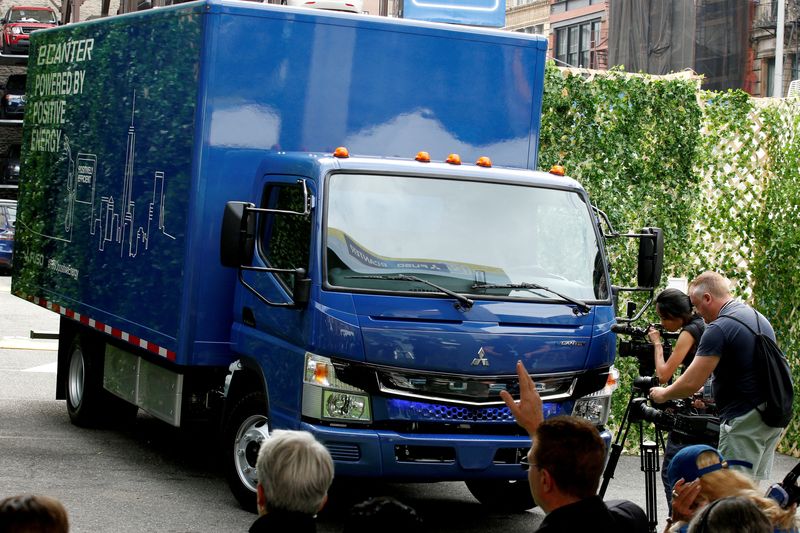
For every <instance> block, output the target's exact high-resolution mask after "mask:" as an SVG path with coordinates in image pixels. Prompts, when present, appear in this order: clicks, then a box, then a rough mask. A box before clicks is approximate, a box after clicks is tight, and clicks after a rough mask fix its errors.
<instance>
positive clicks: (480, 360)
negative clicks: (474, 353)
mask: <svg viewBox="0 0 800 533" xmlns="http://www.w3.org/2000/svg"><path fill="white" fill-rule="evenodd" d="M472 366H489V360H488V359H486V352H484V351H483V346H481V349H480V350H478V357H476V358H475V359H473V360H472Z"/></svg>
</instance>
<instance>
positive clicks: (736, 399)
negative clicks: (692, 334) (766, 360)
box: [697, 300, 775, 421]
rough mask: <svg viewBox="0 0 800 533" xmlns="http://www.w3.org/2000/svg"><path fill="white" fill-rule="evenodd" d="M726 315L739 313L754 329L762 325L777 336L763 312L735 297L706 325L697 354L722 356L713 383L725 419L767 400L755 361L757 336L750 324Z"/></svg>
mask: <svg viewBox="0 0 800 533" xmlns="http://www.w3.org/2000/svg"><path fill="white" fill-rule="evenodd" d="M725 315H732V316H735V317H736V318H738V319H739V320H742V321H743V322H744V323H745V324H747V325H748V326H750V327H751V328H753V331H758V328H759V327H760V328H761V332H762V333H763V334H764V335H767V336H768V337H771V338H772V339H773V340H774V339H775V332H774V331H773V329H772V326H771V325H770V323H769V321H768V320H767V319H766V318H764V316H763V315H762V314H761V313H758V312H756V311H754V310H753V308H752V307H750V306H747V305H745V304H743V303H741V302H737V301H734V300H731V301H729V302H728V303H726V304H725V305H724V306H722V309H720V312H719V316H718V317H717V319H716V320H715V321H713V322H712V323H710V324H708V325H707V326H706V330H705V332H704V333H703V337H702V338H701V339H700V345H699V346H698V347H697V357H703V356H709V355H714V356H717V357H719V363H718V364H717V367H716V368H715V369H714V380H713V385H714V400H715V401H716V402H717V408H718V409H719V414H720V419H722V421H728V420H730V419H731V418H736V417H739V416H742V415H744V414H746V413H749V412H750V411H751V410H753V409H754V408H755V407H756V406H757V405H759V404H761V403H763V402H764V393H763V392H762V391H761V390H760V388H759V385H758V379H757V376H756V369H755V366H754V361H753V355H754V350H755V337H754V336H753V334H752V333H750V331H748V330H747V328H746V327H744V326H743V325H741V324H739V323H738V322H736V321H735V320H731V319H730V318H725ZM756 316H757V317H758V325H756Z"/></svg>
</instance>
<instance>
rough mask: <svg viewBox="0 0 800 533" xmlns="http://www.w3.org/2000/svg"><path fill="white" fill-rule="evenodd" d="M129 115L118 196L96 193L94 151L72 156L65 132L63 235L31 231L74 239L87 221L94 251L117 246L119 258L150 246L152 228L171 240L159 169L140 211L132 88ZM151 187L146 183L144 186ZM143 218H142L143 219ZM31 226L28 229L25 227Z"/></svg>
mask: <svg viewBox="0 0 800 533" xmlns="http://www.w3.org/2000/svg"><path fill="white" fill-rule="evenodd" d="M130 113H131V120H130V125H129V126H128V129H127V134H126V135H127V137H126V143H125V163H124V167H123V168H124V171H123V175H122V187H121V191H119V193H118V194H117V195H114V194H108V195H101V196H100V197H99V199H98V198H97V192H98V191H97V182H96V179H97V170H98V165H99V162H98V158H97V155H96V154H93V153H89V152H78V153H77V155H75V156H73V153H74V151H73V146H72V142H71V140H70V138H69V137H68V136H67V135H66V134H65V135H64V136H63V139H64V140H63V152H62V153H63V155H64V157H65V158H66V160H67V180H66V187H65V189H66V190H65V192H66V197H65V198H64V201H65V203H66V212H65V214H64V226H63V227H64V235H63V236H59V235H47V234H43V233H40V232H34V233H37V234H38V235H41V236H43V237H46V238H48V239H54V240H59V241H63V242H68V243H71V242H72V240H73V239H72V237H73V232H74V231H75V226H76V223H77V224H78V225H79V227H86V226H85V225H84V224H85V222H83V221H88V229H89V234H90V235H92V236H94V237H96V238H97V250H98V251H100V252H105V251H106V250H107V249H110V248H114V245H119V255H120V257H123V258H124V257H128V258H133V257H136V256H137V255H138V254H139V253H140V252H141V251H142V250H148V249H149V247H150V240H151V237H152V235H153V234H152V232H153V231H157V232H158V233H161V234H162V235H164V236H165V237H167V238H169V239H172V240H175V236H174V235H172V234H170V233H169V232H168V231H167V216H166V212H165V199H166V196H167V178H166V175H165V173H164V171H163V170H154V171H153V174H152V178H151V179H152V196H151V197H150V200H149V202H147V205H146V207H144V209H141V210H138V211H139V215H138V218H137V203H136V200H135V198H136V196H135V193H136V188H137V187H136V186H135V185H137V184H138V185H139V186H141V185H142V184H143V183H146V178H145V180H140V181H139V182H138V183H137V180H136V178H137V175H136V122H135V116H136V92H135V91H134V92H133V98H132V102H131V109H130ZM148 190H149V188H148ZM142 217H145V218H146V220H142ZM28 229H29V230H31V228H28Z"/></svg>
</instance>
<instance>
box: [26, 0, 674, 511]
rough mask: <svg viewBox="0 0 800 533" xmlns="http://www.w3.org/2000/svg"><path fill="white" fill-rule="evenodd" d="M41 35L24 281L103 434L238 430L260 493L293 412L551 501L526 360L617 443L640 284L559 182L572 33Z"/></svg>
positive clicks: (354, 21)
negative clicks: (561, 71) (266, 460)
mask: <svg viewBox="0 0 800 533" xmlns="http://www.w3.org/2000/svg"><path fill="white" fill-rule="evenodd" d="M31 41H32V44H31V53H30V59H29V70H28V88H27V96H28V105H27V107H26V111H25V118H24V125H25V126H24V133H23V149H22V159H23V161H22V169H23V170H22V172H23V175H22V179H21V184H20V200H19V214H18V220H17V254H18V255H17V257H18V260H17V261H15V265H14V268H15V271H14V277H13V283H12V285H13V292H14V294H16V295H18V296H20V297H22V298H25V299H28V300H31V301H33V302H36V303H37V304H39V305H42V306H45V307H47V308H49V309H52V310H53V311H55V312H57V313H60V315H61V323H60V336H59V351H58V375H57V390H56V396H57V398H63V399H66V405H67V410H68V412H69V416H70V418H71V420H72V422H73V423H75V424H77V425H80V426H96V425H98V424H103V423H105V422H108V421H110V420H113V421H115V422H116V423H120V422H124V421H125V420H126V419H132V418H133V417H135V416H136V413H137V411H138V410H139V409H142V410H144V411H146V412H148V413H150V414H152V415H153V416H155V417H158V418H159V419H161V420H163V421H165V422H167V423H169V424H172V425H174V426H186V425H187V424H191V423H194V422H197V421H205V422H207V423H210V424H211V425H210V426H209V427H211V428H213V432H214V434H218V435H219V438H220V442H221V449H222V452H221V453H222V459H223V460H224V463H225V469H226V473H227V477H228V480H229V483H230V485H231V488H232V491H233V493H234V494H235V495H236V497H237V499H238V500H239V501H240V502H241V504H242V505H243V506H245V507H249V508H252V507H253V506H254V504H255V497H254V491H255V485H256V476H255V469H254V466H255V459H256V454H257V451H258V448H259V445H260V443H261V442H262V441H263V440H264V439H268V438H269V437H270V432H271V431H273V430H274V429H279V428H294V429H304V430H307V431H310V432H311V433H313V434H314V435H315V437H316V438H317V439H318V440H319V441H321V442H322V443H324V444H325V446H327V448H328V449H329V450H330V452H331V454H332V456H333V458H334V461H335V465H336V476H337V477H372V478H378V477H379V478H383V479H392V480H410V481H437V480H463V481H465V482H466V483H467V485H468V486H469V488H470V490H471V491H472V493H473V494H474V495H475V496H476V497H477V498H478V499H479V500H481V501H482V502H484V503H486V504H488V505H494V506H500V505H502V506H504V507H514V508H518V509H524V508H527V507H530V506H532V505H533V502H532V500H531V496H530V492H529V490H528V487H527V482H526V480H525V472H523V470H522V469H521V468H519V462H520V458H521V457H523V456H524V455H525V453H526V451H527V449H528V448H529V446H530V441H529V439H528V437H527V435H525V434H524V432H523V431H522V430H521V428H520V427H518V426H517V425H516V424H515V423H514V420H513V417H512V416H511V415H510V413H509V411H508V410H507V408H506V407H505V406H504V404H503V402H502V401H501V400H500V397H499V392H500V391H501V390H507V391H510V392H511V393H512V394H516V393H517V391H518V384H517V379H516V375H515V363H516V362H517V361H522V362H523V363H524V365H525V367H526V368H527V369H528V371H529V372H530V373H531V374H532V375H533V376H534V377H535V380H536V383H537V386H538V387H539V391H540V394H541V395H542V397H543V398H544V401H545V410H546V415H547V416H553V415H558V414H576V415H579V416H584V417H586V418H588V419H590V420H592V421H593V422H594V423H596V424H597V425H598V427H599V428H600V430H601V431H603V432H604V435H605V436H606V437H607V438H608V434H607V432H606V430H605V429H604V427H603V425H604V424H605V423H606V420H607V417H608V410H609V403H610V387H609V386H608V378H609V374H610V373H611V372H612V363H613V361H614V356H615V335H614V334H613V332H612V331H611V327H612V325H613V324H614V323H615V312H614V299H615V298H614V296H615V295H616V293H617V291H616V290H615V288H612V286H611V283H610V278H609V273H608V268H607V260H606V252H605V249H604V236H603V232H602V231H601V226H600V219H601V217H600V215H599V211H597V210H595V209H593V207H592V206H591V204H590V201H589V199H588V197H587V194H586V192H585V191H584V189H583V188H582V187H581V186H580V184H578V183H577V182H576V181H574V180H571V179H569V178H566V177H563V176H560V175H556V174H552V173H543V172H538V171H535V170H534V169H535V168H536V164H537V141H538V135H539V125H540V109H541V98H542V87H543V75H544V61H545V50H546V41H545V40H544V39H543V38H541V37H537V36H531V35H524V34H519V33H509V32H501V31H496V30H486V29H475V28H465V27H455V26H445V25H438V24H432V23H421V22H411V21H406V20H390V19H379V18H377V17H368V16H357V15H352V14H341V13H333V12H321V11H314V10H305V9H300V8H290V7H285V6H272V5H264V4H257V3H252V2H239V1H235V0H208V1H202V2H191V3H185V4H180V5H176V6H172V7H165V8H158V9H152V10H149V11H146V12H142V13H134V14H129V15H123V16H117V17H111V18H107V19H102V20H97V21H91V22H85V23H78V24H70V25H67V26H62V27H59V28H54V29H51V30H44V31H39V32H36V33H35V34H34V35H32V36H31ZM634 236H638V237H640V252H641V253H640V260H639V263H640V264H639V269H640V270H639V287H638V289H642V288H645V289H646V288H652V286H654V284H655V280H657V278H658V276H659V275H660V248H659V243H660V232H658V231H657V230H655V229H649V230H648V231H646V232H643V233H640V234H636V235H634ZM642 250H643V251H642Z"/></svg>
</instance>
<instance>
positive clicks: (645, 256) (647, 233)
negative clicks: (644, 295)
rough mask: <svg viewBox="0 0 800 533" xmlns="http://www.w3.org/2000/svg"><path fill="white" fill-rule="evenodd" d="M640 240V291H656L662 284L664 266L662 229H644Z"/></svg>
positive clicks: (638, 280)
mask: <svg viewBox="0 0 800 533" xmlns="http://www.w3.org/2000/svg"><path fill="white" fill-rule="evenodd" d="M641 233H642V234H643V236H642V237H640V238H639V261H638V268H637V271H638V273H637V278H636V279H637V284H638V286H639V288H640V289H650V290H652V289H655V288H656V287H658V286H659V285H660V284H661V270H662V268H663V266H664V234H663V233H662V231H661V228H642V231H641Z"/></svg>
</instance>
